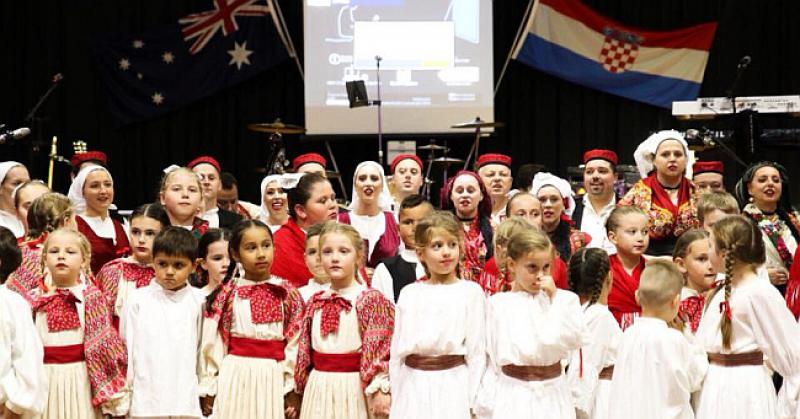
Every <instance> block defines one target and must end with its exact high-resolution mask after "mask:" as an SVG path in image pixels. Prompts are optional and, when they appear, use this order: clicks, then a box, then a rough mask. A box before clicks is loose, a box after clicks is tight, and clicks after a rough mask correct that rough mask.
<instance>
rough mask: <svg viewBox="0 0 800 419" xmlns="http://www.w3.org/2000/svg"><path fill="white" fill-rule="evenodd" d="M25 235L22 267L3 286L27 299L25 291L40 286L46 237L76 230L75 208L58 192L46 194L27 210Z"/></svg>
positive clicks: (22, 245)
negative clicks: (59, 230)
mask: <svg viewBox="0 0 800 419" xmlns="http://www.w3.org/2000/svg"><path fill="white" fill-rule="evenodd" d="M28 220H29V223H28V235H27V236H25V240H24V241H23V242H22V243H20V250H22V264H21V265H20V266H19V268H17V270H16V271H14V273H12V274H11V276H10V277H9V278H8V282H6V287H7V288H8V289H10V290H13V291H16V292H18V293H20V294H21V295H22V296H23V297H25V298H28V292H29V291H30V290H32V289H34V288H36V287H38V286H39V285H40V284H41V283H42V278H43V277H44V275H45V271H44V270H43V265H42V246H43V244H44V241H45V240H46V239H47V235H48V234H50V233H52V232H53V231H56V230H57V229H59V228H61V227H71V228H75V209H74V208H73V207H72V203H71V202H70V201H69V199H68V198H67V197H66V196H64V195H61V194H60V193H55V192H49V193H46V194H44V195H42V196H40V197H39V198H37V199H36V200H34V202H33V203H32V204H31V206H30V209H29V210H28Z"/></svg>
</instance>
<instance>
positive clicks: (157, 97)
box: [150, 92, 164, 106]
mask: <svg viewBox="0 0 800 419" xmlns="http://www.w3.org/2000/svg"><path fill="white" fill-rule="evenodd" d="M150 98H151V99H153V103H155V104H156V106H158V105H160V104H162V103H163V102H164V95H162V94H161V93H158V92H155V93H153V96H150Z"/></svg>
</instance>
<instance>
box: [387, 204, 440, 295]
mask: <svg viewBox="0 0 800 419" xmlns="http://www.w3.org/2000/svg"><path fill="white" fill-rule="evenodd" d="M431 212H433V205H431V203H430V202H428V201H426V200H425V198H423V197H422V196H421V195H409V196H407V197H405V198H404V199H403V201H402V202H401V203H400V212H399V214H398V219H399V220H400V222H399V223H398V224H397V230H398V231H399V232H400V239H402V240H403V246H404V247H403V248H401V249H400V251H399V252H398V253H397V255H396V256H393V257H390V258H386V259H384V260H382V261H381V262H380V263H379V264H378V266H376V267H375V272H374V273H373V274H372V287H373V288H375V289H376V290H378V291H380V292H381V293H382V294H383V295H384V296H386V298H388V299H389V301H391V302H393V303H396V302H397V299H398V298H400V290H402V289H403V287H405V286H406V285H408V284H411V283H413V282H415V281H416V280H418V279H419V278H421V277H423V276H425V268H423V267H422V264H421V263H419V258H418V257H417V253H416V246H415V245H414V231H415V230H416V227H417V222H419V220H421V219H422V218H423V217H425V216H426V215H428V214H430V213H431Z"/></svg>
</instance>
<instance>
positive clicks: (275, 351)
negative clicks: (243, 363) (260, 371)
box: [228, 336, 286, 361]
mask: <svg viewBox="0 0 800 419" xmlns="http://www.w3.org/2000/svg"><path fill="white" fill-rule="evenodd" d="M228 353H229V354H231V355H236V356H244V357H248V358H266V359H274V360H276V361H283V360H284V359H286V341H285V340H271V339H270V340H268V339H251V338H241V337H236V336H231V340H230V343H229V344H228Z"/></svg>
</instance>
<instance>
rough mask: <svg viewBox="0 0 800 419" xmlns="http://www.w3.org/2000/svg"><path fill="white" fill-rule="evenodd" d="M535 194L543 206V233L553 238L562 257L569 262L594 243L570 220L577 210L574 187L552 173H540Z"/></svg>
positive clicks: (532, 184)
mask: <svg viewBox="0 0 800 419" xmlns="http://www.w3.org/2000/svg"><path fill="white" fill-rule="evenodd" d="M531 193H532V194H534V195H536V197H537V198H539V202H540V203H541V204H542V230H544V232H545V233H547V235H548V236H549V237H550V241H551V242H553V246H555V249H556V252H558V256H559V257H560V258H561V260H562V261H564V263H566V262H567V261H569V257H570V256H572V253H573V252H575V251H577V250H578V249H580V248H581V247H584V246H586V245H587V244H589V242H590V241H591V240H592V238H591V237H589V235H588V234H586V233H584V232H582V231H580V230H578V229H577V228H575V226H574V224H573V222H572V218H570V217H571V216H572V212H573V211H575V198H574V197H573V196H572V186H571V185H570V184H569V182H567V181H566V180H564V179H562V178H560V177H558V176H555V175H553V174H552V173H547V172H539V173H537V174H536V176H534V177H533V182H532V183H531Z"/></svg>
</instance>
